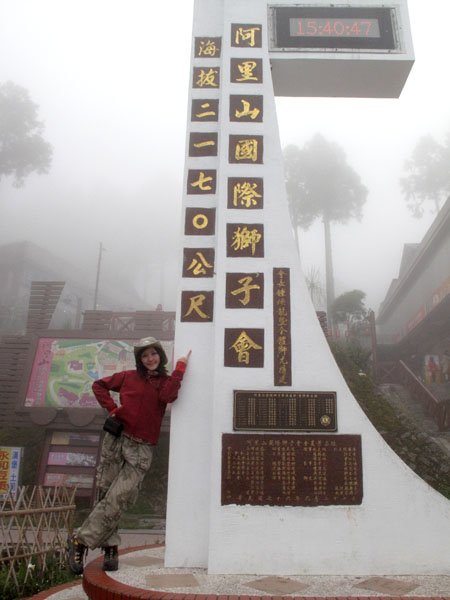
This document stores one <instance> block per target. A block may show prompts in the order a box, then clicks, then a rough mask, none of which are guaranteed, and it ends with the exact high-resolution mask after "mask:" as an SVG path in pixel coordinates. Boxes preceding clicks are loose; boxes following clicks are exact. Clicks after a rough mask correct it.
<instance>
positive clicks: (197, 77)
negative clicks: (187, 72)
mask: <svg viewBox="0 0 450 600" xmlns="http://www.w3.org/2000/svg"><path fill="white" fill-rule="evenodd" d="M219 84H220V67H194V70H193V73H192V87H193V88H203V89H218V88H219Z"/></svg>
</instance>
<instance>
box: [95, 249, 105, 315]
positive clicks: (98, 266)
mask: <svg viewBox="0 0 450 600" xmlns="http://www.w3.org/2000/svg"><path fill="white" fill-rule="evenodd" d="M103 251H104V248H103V244H102V242H100V247H99V250H98V261H97V277H96V279H95V292H94V310H97V297H98V282H99V280H100V266H101V264H102V254H103Z"/></svg>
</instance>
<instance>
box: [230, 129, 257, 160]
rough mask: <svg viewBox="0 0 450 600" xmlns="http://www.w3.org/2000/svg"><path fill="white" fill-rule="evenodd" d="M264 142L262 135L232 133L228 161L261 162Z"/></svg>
mask: <svg viewBox="0 0 450 600" xmlns="http://www.w3.org/2000/svg"><path fill="white" fill-rule="evenodd" d="M263 154H264V144H263V136H262V135H230V139H229V145H228V161H229V162H230V163H234V164H243V165H251V164H261V163H262V162H263Z"/></svg>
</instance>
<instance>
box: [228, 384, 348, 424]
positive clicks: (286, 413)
mask: <svg viewBox="0 0 450 600" xmlns="http://www.w3.org/2000/svg"><path fill="white" fill-rule="evenodd" d="M233 429H234V430H235V431H336V429H337V425H336V392H295V391H288V392H278V391H261V390H235V391H234V410H233Z"/></svg>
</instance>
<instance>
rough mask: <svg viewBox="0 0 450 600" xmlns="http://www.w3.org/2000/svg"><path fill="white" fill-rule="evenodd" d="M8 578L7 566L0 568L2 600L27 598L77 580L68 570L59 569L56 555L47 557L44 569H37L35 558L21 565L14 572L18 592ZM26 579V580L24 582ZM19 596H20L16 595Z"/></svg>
mask: <svg viewBox="0 0 450 600" xmlns="http://www.w3.org/2000/svg"><path fill="white" fill-rule="evenodd" d="M7 577H8V565H2V566H0V593H1V598H2V600H18V599H19V598H28V597H30V596H34V595H35V594H38V593H39V592H42V591H44V590H48V589H49V588H52V587H55V586H57V585H61V584H63V583H68V582H70V581H74V580H75V579H79V577H76V576H75V575H73V574H72V573H70V572H69V570H68V569H64V568H61V563H60V560H59V557H58V555H57V554H56V553H55V554H54V555H53V556H52V555H48V557H47V561H46V566H45V569H44V568H41V567H39V564H38V563H37V560H36V559H35V558H33V559H31V560H30V562H29V563H28V564H26V563H25V562H23V563H21V565H20V567H19V568H18V569H17V571H16V577H17V581H18V583H19V590H18V589H17V586H16V584H15V582H14V580H13V579H12V578H11V577H10V578H9V579H8V582H7ZM25 578H26V580H25ZM18 594H20V595H18Z"/></svg>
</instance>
